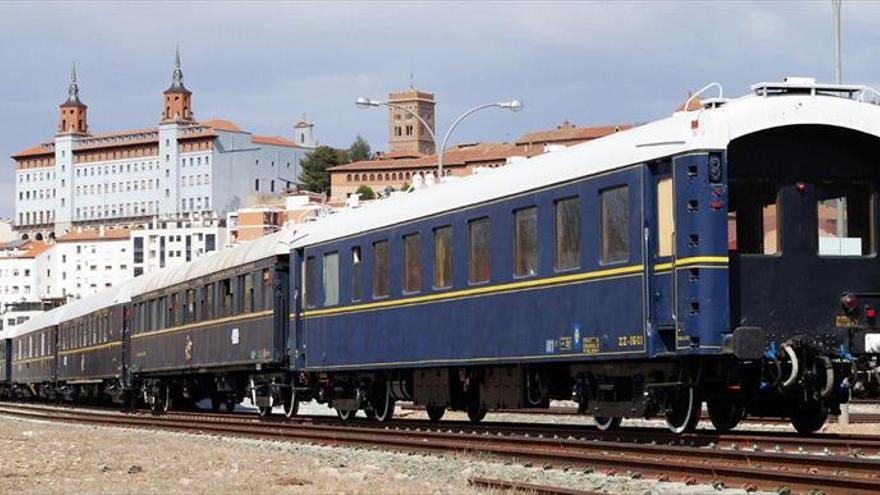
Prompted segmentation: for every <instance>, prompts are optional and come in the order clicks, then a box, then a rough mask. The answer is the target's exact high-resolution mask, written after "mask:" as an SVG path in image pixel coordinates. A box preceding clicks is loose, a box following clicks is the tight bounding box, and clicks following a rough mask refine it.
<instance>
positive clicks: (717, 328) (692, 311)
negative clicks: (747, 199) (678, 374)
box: [673, 153, 730, 350]
mask: <svg viewBox="0 0 880 495" xmlns="http://www.w3.org/2000/svg"><path fill="white" fill-rule="evenodd" d="M709 157H710V155H709V154H708V153H704V154H696V155H689V156H685V157H681V158H677V159H675V160H674V163H673V168H674V177H675V198H676V201H675V208H676V212H675V215H676V216H675V218H676V225H675V228H676V244H675V253H676V259H677V264H676V267H677V270H676V281H677V284H678V290H677V299H678V301H677V309H676V315H677V316H678V347H679V349H686V350H690V349H691V348H693V347H696V346H699V347H708V348H718V347H720V345H721V337H722V335H721V334H722V332H729V331H730V309H729V308H730V306H729V277H728V270H727V262H726V261H723V262H720V263H697V264H695V265H686V264H685V263H686V262H687V260H689V259H704V258H717V259H726V257H727V187H726V185H725V182H726V178H725V177H723V176H722V178H721V179H722V182H719V183H712V182H711V181H710V180H709V178H708V169H709V167H708V161H709ZM725 165H726V164H725ZM726 168H727V167H726V166H724V167H723V170H726ZM689 200H695V201H696V202H697V204H698V208H696V209H689V208H688V201H689ZM702 265H706V266H713V267H712V268H708V267H707V268H701V266H702ZM717 265H720V266H717ZM690 269H695V270H698V272H697V273H696V274H694V273H691V272H690V271H689V270H690ZM692 275H697V276H698V280H694V279H693V277H692Z"/></svg>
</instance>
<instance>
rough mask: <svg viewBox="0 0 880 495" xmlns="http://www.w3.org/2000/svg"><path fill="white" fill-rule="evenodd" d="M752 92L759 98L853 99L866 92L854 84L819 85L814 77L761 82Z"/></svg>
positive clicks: (753, 87) (753, 86)
mask: <svg viewBox="0 0 880 495" xmlns="http://www.w3.org/2000/svg"><path fill="white" fill-rule="evenodd" d="M751 87H752V91H754V92H755V94H756V95H758V96H775V95H785V94H809V95H813V96H815V95H816V94H823V95H826V96H842V97H846V98H852V97H853V95H855V94H856V93H861V92H862V91H864V90H865V86H860V85H852V84H823V83H817V82H816V79H815V78H813V77H786V78H785V79H784V80H783V81H782V82H766V81H765V82H759V83H757V84H752V86H751Z"/></svg>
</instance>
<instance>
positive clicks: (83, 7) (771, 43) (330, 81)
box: [0, 0, 880, 217]
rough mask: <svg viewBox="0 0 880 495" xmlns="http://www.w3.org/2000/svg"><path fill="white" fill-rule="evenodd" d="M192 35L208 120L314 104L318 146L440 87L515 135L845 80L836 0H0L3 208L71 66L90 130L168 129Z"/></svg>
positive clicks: (858, 71) (874, 48)
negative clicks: (836, 34)
mask: <svg viewBox="0 0 880 495" xmlns="http://www.w3.org/2000/svg"><path fill="white" fill-rule="evenodd" d="M878 23H880V2H873V3H872V2H856V1H846V0H844V6H843V43H842V45H843V57H842V58H843V76H844V82H847V83H864V84H869V85H872V86H875V87H880V64H878V60H877V58H878V55H880V51H878V47H880V29H877V26H878ZM178 45H179V47H180V53H181V59H182V67H183V72H184V76H185V79H184V80H185V83H186V86H187V87H188V88H189V89H190V90H191V91H192V92H193V110H194V113H195V116H196V118H197V119H210V118H224V119H229V120H232V121H234V122H236V123H237V124H238V125H239V126H240V127H241V128H243V129H246V130H249V131H252V132H254V133H260V134H270V135H281V136H287V137H291V136H292V134H293V125H294V124H295V123H296V122H297V121H298V120H299V119H300V117H301V116H302V115H303V114H307V115H308V118H309V119H310V120H311V121H312V122H314V124H315V133H316V136H317V138H318V140H319V142H320V143H321V144H327V145H331V146H337V147H347V146H348V145H349V144H350V143H351V142H352V141H353V140H354V138H355V137H356V136H357V135H358V134H360V135H362V136H364V137H365V138H366V139H367V140H368V141H369V142H370V143H371V145H372V146H373V149H374V150H384V149H386V147H387V145H386V142H387V134H386V133H387V130H386V118H387V116H386V113H385V111H384V109H371V110H359V109H357V108H356V107H355V105H354V100H355V99H356V98H357V97H358V96H361V95H364V96H369V97H372V98H379V99H381V98H384V97H385V96H386V95H387V93H388V92H389V91H394V90H401V89H406V88H408V87H409V85H410V80H411V79H410V78H411V77H412V81H413V83H414V86H415V87H416V88H419V89H422V90H427V91H432V92H434V93H435V95H436V98H437V101H438V103H437V109H436V116H437V128H438V133H442V132H445V130H446V128H447V127H448V126H449V124H450V123H451V122H452V121H453V120H454V119H455V117H457V116H458V115H459V114H460V113H462V112H463V111H464V110H466V109H468V108H470V107H472V106H474V105H478V104H482V103H487V102H495V101H504V100H509V99H513V98H516V99H519V100H522V101H523V102H524V103H525V109H524V110H523V111H522V112H519V113H515V114H514V113H511V112H507V111H503V110H497V109H494V110H489V111H483V112H480V113H477V114H475V115H473V116H472V117H469V118H468V119H467V120H466V121H465V122H463V123H462V124H461V125H460V126H459V127H458V128H457V129H456V131H455V135H454V136H453V137H452V139H451V140H450V141H451V142H453V143H456V142H459V143H460V142H477V141H504V140H514V139H516V138H517V137H518V136H520V135H522V134H523V133H525V132H527V131H530V130H536V129H545V128H552V127H554V126H556V125H558V124H559V123H560V122H562V121H563V120H566V119H567V120H569V121H571V122H572V123H574V124H576V125H578V126H589V125H602V124H617V123H628V122H647V121H651V120H655V119H659V118H663V117H666V116H668V115H670V114H671V113H672V111H673V110H674V109H675V107H676V106H678V105H679V104H681V103H682V102H683V101H684V99H685V98H686V96H687V92H688V91H689V90H697V89H699V88H700V87H702V86H704V85H705V84H707V83H709V82H712V81H718V82H720V83H721V84H722V85H723V86H724V91H725V96H738V95H742V94H745V93H746V92H748V91H749V85H750V84H752V83H755V82H758V81H768V80H781V79H782V78H783V77H785V76H812V77H816V78H817V79H818V80H820V81H831V80H832V79H833V31H832V14H831V1H830V0H823V1H813V2H793V1H788V2H783V1H779V2H769V1H761V2H746V1H741V2H723V1H712V2H704V3H701V2H696V1H690V2H685V1H680V2H671V1H670V2H664V1H659V0H654V1H644V2H625V1H618V2H613V3H611V2H586V1H584V2H524V1H521V2H500V1H496V2H482V3H481V2H417V1H408V2H403V1H397V2H317V3H310V2H280V1H273V2H235V1H225V2H190V3H188V2H142V3H138V2H124V3H123V2H120V3H113V2H109V1H97V2H79V3H78V2H36V1H33V2H20V3H15V2H3V3H0V67H2V70H0V153H2V154H3V155H4V156H6V157H7V158H6V162H5V163H6V166H4V167H0V216H3V217H11V216H12V214H13V210H14V190H15V186H14V183H13V181H12V178H13V176H14V163H13V161H12V160H11V159H10V158H8V157H9V155H10V154H12V153H14V152H16V151H19V150H21V149H24V148H27V147H29V146H33V145H35V144H37V143H39V142H43V141H46V140H50V139H51V138H52V136H53V133H54V130H55V126H56V125H57V122H56V120H57V111H58V105H59V104H60V103H61V102H62V101H63V100H64V99H65V97H66V94H67V85H68V79H69V73H70V66H71V63H72V62H73V61H75V62H76V65H77V75H78V79H79V86H80V97H81V99H82V100H83V102H84V103H86V104H87V105H88V106H89V115H88V119H89V127H90V130H91V131H92V132H102V131H113V130H120V129H129V128H143V127H153V126H155V125H156V124H157V123H158V121H159V117H160V114H161V109H162V100H161V98H162V91H163V90H165V89H166V88H167V86H168V85H169V83H170V81H171V71H172V65H173V61H174V50H175V47H176V46H178Z"/></svg>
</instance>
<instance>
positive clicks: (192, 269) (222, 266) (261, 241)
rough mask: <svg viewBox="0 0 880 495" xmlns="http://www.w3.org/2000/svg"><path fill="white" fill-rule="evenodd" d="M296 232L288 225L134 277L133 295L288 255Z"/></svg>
mask: <svg viewBox="0 0 880 495" xmlns="http://www.w3.org/2000/svg"><path fill="white" fill-rule="evenodd" d="M295 235H296V231H294V230H293V229H292V228H291V227H285V228H283V229H281V230H280V231H279V232H276V233H274V234H269V235H266V236H263V237H259V238H257V239H254V240H252V241H248V242H245V243H243V244H239V245H237V246H233V247H230V248H226V249H222V250H220V251H217V252H215V253H213V254H210V255H208V256H204V257H202V258H199V259H197V260H195V261H193V262H191V263H183V264H181V265H177V266H173V267H169V268H163V269H161V270H158V271H156V272H153V273H149V274H146V275H143V276H141V277H138V278H136V279H135V281H137V283H136V284H135V287H134V288H133V290H132V296H138V295H141V294H146V293H148V292H153V291H155V290H159V289H164V288H166V287H171V286H174V285H177V284H180V283H183V282H186V281H188V280H193V279H196V278H199V277H204V276H206V275H210V274H212V273H215V272H219V271H223V270H226V269H229V268H234V267H236V266H240V265H244V264H246V263H251V262H254V261H259V260H262V259H266V258H269V257H272V256H277V255H282V254H289V253H290V249H291V242H292V241H293V238H294V236H295Z"/></svg>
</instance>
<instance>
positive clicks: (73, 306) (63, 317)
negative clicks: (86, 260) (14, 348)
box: [0, 279, 136, 339]
mask: <svg viewBox="0 0 880 495" xmlns="http://www.w3.org/2000/svg"><path fill="white" fill-rule="evenodd" d="M135 281H136V279H135V280H129V281H126V282H123V283H121V284H119V285H116V286H113V287H110V288H108V289H106V290H103V291H101V292H98V293H97V294H93V295H91V296H88V297H84V298H82V299H77V300H76V301H71V302H69V303H67V304H65V305H63V306H58V307H57V308H54V309H50V310H49V311H46V312H45V313H40V314H38V315H36V316H34V317H33V318H31V319H29V320H27V321H26V322H24V323H22V324H21V325H18V326H16V327H15V328H12V329H10V330H9V331H8V332H4V333H3V334H2V335H0V338H7V339H8V338H14V337H18V336H20V335H26V334H28V333H31V332H36V331H38V330H42V329H44V328H47V327H50V326H54V325H58V324H59V323H61V322H64V321H68V320H72V319H74V318H79V317H80V316H83V315H87V314H89V313H92V312H94V311H98V310H100V309H104V308H109V307H111V306H116V305H117V304H123V303H126V302H128V301H130V300H131V290H132V287H133V286H134V284H135Z"/></svg>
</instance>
